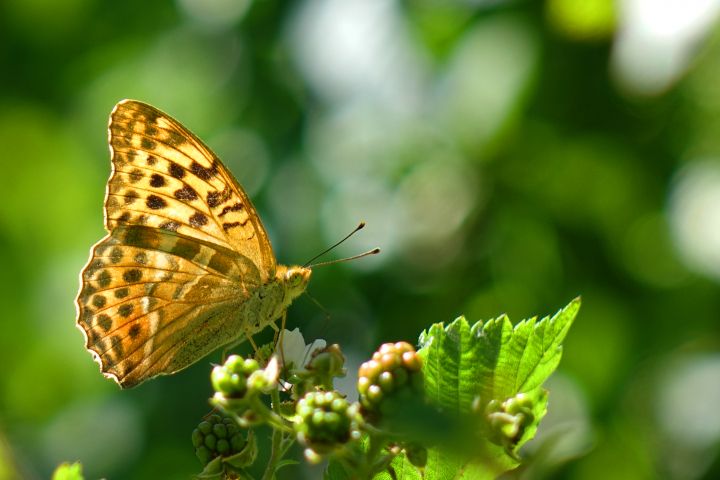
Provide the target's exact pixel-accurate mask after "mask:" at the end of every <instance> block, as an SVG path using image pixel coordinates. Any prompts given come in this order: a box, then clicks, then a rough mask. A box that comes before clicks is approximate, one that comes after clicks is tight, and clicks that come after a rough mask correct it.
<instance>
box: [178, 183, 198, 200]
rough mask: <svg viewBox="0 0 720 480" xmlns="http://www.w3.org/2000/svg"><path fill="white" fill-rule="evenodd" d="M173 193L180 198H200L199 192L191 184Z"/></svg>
mask: <svg viewBox="0 0 720 480" xmlns="http://www.w3.org/2000/svg"><path fill="white" fill-rule="evenodd" d="M173 195H175V198H177V199H178V200H196V199H197V198H198V194H197V192H196V191H195V189H194V188H192V187H191V186H190V185H185V186H184V187H182V188H180V189H178V190H175V193H174V194H173Z"/></svg>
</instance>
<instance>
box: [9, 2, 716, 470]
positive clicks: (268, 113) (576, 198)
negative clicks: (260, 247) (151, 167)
mask: <svg viewBox="0 0 720 480" xmlns="http://www.w3.org/2000/svg"><path fill="white" fill-rule="evenodd" d="M719 12H720V5H718V3H717V2H713V1H703V0H693V1H681V0H669V1H667V2H652V1H650V0H623V1H620V0H618V1H617V2H612V1H610V0H586V1H582V2H580V1H576V0H547V1H503V0H495V1H490V0H407V1H402V2H401V1H392V0H305V1H296V2H283V1H280V0H256V1H253V0H177V1H175V2H142V1H138V0H129V1H124V2H107V1H105V2H102V1H98V0H66V1H61V2H58V1H52V0H5V1H3V2H2V3H0V62H1V64H0V69H1V71H2V74H1V75H0V82H1V88H0V165H1V166H2V169H1V170H0V192H1V193H0V198H2V201H0V247H1V248H0V256H1V259H0V260H1V266H0V300H1V302H2V305H3V314H2V320H1V321H0V478H2V479H14V478H28V479H42V478H48V476H49V475H50V472H51V471H52V469H53V468H54V466H55V465H56V464H57V463H58V462H60V461H74V460H80V461H82V462H83V464H84V466H85V472H86V473H87V476H88V478H100V477H107V478H109V479H121V478H127V479H156V478H163V479H187V478H189V477H190V476H191V475H192V474H194V473H197V472H199V471H200V464H199V463H198V461H197V459H196V458H195V457H194V453H193V449H192V445H191V443H190V433H191V431H192V429H193V428H194V426H195V425H196V424H197V423H198V421H199V420H200V417H201V416H202V415H203V414H205V413H206V412H207V411H208V404H207V398H208V396H209V395H210V385H209V379H208V376H209V371H210V362H217V361H219V358H220V354H219V353H216V354H213V355H212V356H210V357H208V358H207V359H204V360H203V361H201V362H199V363H198V364H196V365H195V366H193V367H192V368H190V369H188V370H186V371H183V372H182V373H179V374H177V375H174V376H172V377H164V378H160V379H156V380H154V381H151V382H148V383H147V384H145V385H142V386H141V387H139V388H136V389H133V390H129V391H120V390H119V389H118V388H117V387H116V386H115V384H113V383H112V382H111V381H108V380H106V379H104V378H103V377H102V376H101V375H100V373H99V371H98V367H97V365H96V364H94V363H93V361H92V360H91V357H90V355H89V354H88V353H87V352H86V351H85V350H84V348H83V338H82V335H81V333H80V332H79V331H78V330H77V329H76V327H75V325H74V316H75V312H74V306H73V299H74V297H75V295H76V292H77V289H78V273H79V272H80V269H81V268H82V266H83V265H84V264H85V262H86V260H87V257H88V250H89V248H90V246H91V245H92V244H93V243H94V242H95V241H97V240H99V239H100V238H101V236H103V234H104V232H103V228H102V202H103V196H104V190H105V182H106V180H107V178H108V176H109V172H110V162H109V154H108V148H107V133H106V128H107V118H108V115H109V113H110V110H111V109H112V107H113V105H114V104H115V103H116V102H117V101H118V100H120V99H123V98H135V99H139V100H143V101H146V102H148V103H151V104H153V105H155V106H157V107H158V108H160V109H162V110H165V111H167V112H168V113H170V114H171V115H173V116H175V117H176V118H177V119H179V120H180V121H181V122H183V123H184V124H185V125H187V126H188V127H189V128H190V129H191V130H193V131H194V132H195V133H196V134H198V135H199V136H200V137H201V138H203V139H204V140H205V141H206V142H207V143H208V144H209V145H210V146H211V147H212V148H213V149H215V151H216V152H217V153H218V154H219V156H220V157H221V158H222V159H223V160H224V161H225V163H226V164H227V165H228V166H229V168H230V169H231V170H232V171H233V172H234V174H235V175H236V176H237V177H238V179H239V180H240V182H241V183H242V184H243V185H244V186H245V187H246V189H247V191H248V193H249V195H250V196H251V197H252V198H253V200H254V202H255V204H256V206H257V207H258V210H259V211H260V214H261V217H262V219H263V221H264V222H265V225H266V227H267V229H268V231H269V233H270V236H271V237H272V240H273V245H274V248H275V251H276V253H277V255H278V258H279V260H280V261H281V262H282V263H300V264H302V263H304V262H305V261H306V260H307V259H309V258H310V257H311V256H313V255H314V254H316V253H318V252H319V251H320V250H322V249H323V248H324V247H326V246H328V245H329V244H331V243H333V242H334V241H335V240H336V239H338V238H340V237H341V236H342V235H343V234H344V233H346V232H348V231H349V230H350V229H352V227H353V226H354V225H355V224H356V223H357V222H358V221H360V220H366V221H367V222H368V226H367V228H366V229H365V230H364V231H363V232H362V233H360V234H358V235H356V236H355V237H354V238H353V239H351V241H349V242H347V243H345V244H344V245H343V246H342V247H340V248H339V249H338V250H337V251H335V252H334V253H333V254H332V255H331V256H335V257H339V256H343V255H349V254H354V253H358V252H360V251H362V250H363V249H367V248H371V247H374V246H380V247H381V248H382V249H383V254H381V255H378V256H376V257H373V258H370V259H364V260H361V261H358V262H354V263H350V264H343V265H336V266H330V267H324V268H322V269H318V270H316V271H315V272H314V274H313V279H312V282H311V285H310V288H309V293H310V294H311V295H312V296H313V297H314V298H316V299H317V300H318V301H319V302H320V303H321V304H322V305H324V307H325V308H326V309H327V310H329V311H330V312H331V317H330V319H327V318H326V316H325V314H324V313H323V312H322V310H320V309H319V308H318V307H317V306H315V305H314V304H313V302H312V301H310V300H309V299H308V298H307V297H301V298H300V299H299V300H298V301H296V302H295V304H294V305H293V307H292V308H291V310H290V315H289V325H288V326H289V327H290V328H294V327H296V326H300V327H302V330H303V332H304V334H305V337H306V339H313V338H318V337H321V338H325V339H326V340H327V341H328V342H330V343H335V342H337V343H340V344H341V345H342V348H343V349H344V351H345V353H346V355H347V357H348V367H349V371H350V373H349V375H348V378H347V379H345V380H344V381H343V382H342V385H341V388H343V389H344V390H345V391H346V392H348V393H350V396H351V397H352V396H353V393H352V391H353V390H354V389H353V388H352V385H353V382H354V376H355V371H356V370H357V366H358V365H359V363H360V362H361V361H362V360H364V359H365V358H367V357H368V356H369V354H370V353H371V352H372V351H373V350H374V349H375V348H376V347H377V346H378V345H379V344H380V343H382V342H383V341H395V340H408V341H410V342H413V343H414V342H416V340H417V336H418V334H419V332H420V331H421V330H422V329H423V328H426V327H428V326H429V325H430V324H431V323H433V322H439V321H450V320H452V319H454V318H455V317H456V316H458V315H460V314H465V315H467V317H468V318H469V319H470V320H473V321H474V320H479V319H487V318H490V317H494V316H496V315H498V314H500V313H503V312H507V313H508V314H509V315H510V316H511V319H513V320H514V321H518V320H520V319H522V318H525V317H527V316H532V315H535V314H540V315H545V314H551V313H553V312H555V311H556V310H557V309H559V308H560V307H562V306H564V305H565V304H566V303H567V302H569V301H570V300H571V299H572V298H573V297H574V296H576V295H578V294H581V295H582V296H583V308H582V310H581V312H580V316H579V318H578V321H577V322H576V324H575V326H574V328H573V329H572V330H571V332H570V335H569V337H568V338H567V340H566V345H565V355H564V358H563V361H562V364H561V367H560V370H559V371H558V373H556V374H555V375H554V376H553V378H552V379H551V381H550V382H549V384H548V388H549V389H550V392H551V393H550V407H549V408H550V412H549V414H548V416H547V417H546V419H545V420H544V422H543V424H542V425H541V428H540V432H539V435H538V438H537V439H536V440H535V441H533V442H532V443H531V444H530V445H529V446H528V447H529V448H528V449H527V451H526V456H527V458H529V461H528V466H527V467H526V468H524V469H523V470H521V471H518V472H515V473H514V474H513V476H514V477H518V478H567V479H605V478H613V479H643V478H668V479H702V478H706V479H711V478H720V461H719V460H718V451H719V450H720V408H718V407H719V406H720V350H719V348H718V347H719V345H720V342H719V341H718V340H719V338H720V323H719V320H720V287H719V285H718V282H720V44H719V43H718V41H719V40H720V29H719V28H718V24H717V18H718V14H719ZM266 339H267V338H266ZM260 340H262V339H260ZM283 474H284V475H285V478H310V479H313V478H319V476H320V470H318V469H317V468H316V469H308V468H307V467H304V466H297V467H288V468H287V469H286V470H284V471H283Z"/></svg>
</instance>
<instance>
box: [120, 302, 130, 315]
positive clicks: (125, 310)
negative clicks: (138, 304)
mask: <svg viewBox="0 0 720 480" xmlns="http://www.w3.org/2000/svg"><path fill="white" fill-rule="evenodd" d="M132 311H133V304H132V303H123V304H122V305H120V308H118V314H119V315H120V316H122V317H125V318H127V317H129V316H130V314H131V313H132Z"/></svg>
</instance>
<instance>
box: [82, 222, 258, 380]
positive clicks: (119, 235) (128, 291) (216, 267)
mask: <svg viewBox="0 0 720 480" xmlns="http://www.w3.org/2000/svg"><path fill="white" fill-rule="evenodd" d="M82 283H83V288H82V290H81V292H80V294H79V296H78V308H79V312H80V313H79V321H78V323H79V325H80V327H81V328H82V329H83V331H84V332H85V336H86V347H87V348H88V349H89V350H91V351H92V352H94V355H95V356H96V358H97V359H98V360H99V361H100V363H101V365H102V367H103V371H104V372H105V373H106V374H109V375H111V376H114V377H115V378H116V379H117V381H118V382H119V383H120V384H121V385H123V386H129V385H132V384H134V383H137V380H138V379H139V378H142V377H143V375H149V376H154V375H157V374H158V373H159V372H163V373H170V372H168V371H167V368H168V366H169V365H171V363H172V362H174V363H172V364H173V368H175V369H176V370H177V369H180V368H183V367H185V366H187V364H182V365H181V364H179V363H178V361H177V360H176V359H174V358H173V356H172V355H171V353H172V352H173V349H177V348H179V347H180V346H181V344H183V343H187V339H188V338H196V337H203V338H202V342H201V345H199V346H198V350H197V351H196V352H194V353H195V354H196V355H194V356H195V357H196V358H200V357H202V356H204V355H205V354H207V353H209V352H211V351H212V350H215V349H216V348H218V347H220V346H222V345H223V344H225V343H228V342H229V341H231V340H232V338H230V337H228V335H227V333H226V334H225V335H223V334H222V332H220V330H223V331H226V332H232V330H233V329H230V328H228V325H227V322H228V320H224V322H225V323H223V321H217V322H215V324H214V325H212V324H211V325H204V323H207V320H208V319H211V318H214V317H218V316H219V315H221V314H222V313H224V312H227V311H231V310H232V309H233V308H235V309H236V305H235V304H236V303H238V302H240V301H242V299H243V298H247V297H248V296H249V295H250V292H251V291H252V290H254V289H256V288H257V287H258V285H259V284H260V272H259V271H258V270H257V267H256V266H255V265H254V263H253V262H251V261H249V260H248V259H247V258H245V257H243V256H242V255H239V254H237V253H236V252H234V251H232V250H229V249H225V248H223V247H219V246H217V245H213V244H210V243H204V242H200V241H197V240H194V239H188V238H187V237H184V236H181V235H178V234H177V233H175V232H169V231H165V230H163V229H153V228H149V227H145V226H129V227H127V226H118V227H116V228H115V229H113V231H112V232H111V234H110V235H108V236H107V237H106V238H104V239H103V240H102V241H100V242H99V243H98V244H97V245H96V246H95V247H94V248H93V252H92V257H91V260H90V262H89V264H88V266H87V267H86V268H85V270H84V271H83V273H82ZM200 327H202V329H201V328H200ZM211 330H212V331H211ZM238 330H239V329H235V331H238ZM204 333H205V335H204ZM204 337H207V338H204ZM185 347H186V346H184V345H183V348H185ZM186 350H187V349H186Z"/></svg>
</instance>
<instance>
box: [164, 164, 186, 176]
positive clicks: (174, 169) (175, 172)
mask: <svg viewBox="0 0 720 480" xmlns="http://www.w3.org/2000/svg"><path fill="white" fill-rule="evenodd" d="M168 173H170V175H172V176H173V177H175V178H177V179H178V180H179V179H181V178H183V177H184V176H185V169H184V168H182V167H181V166H180V165H178V164H177V163H175V162H170V166H169V167H168Z"/></svg>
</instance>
